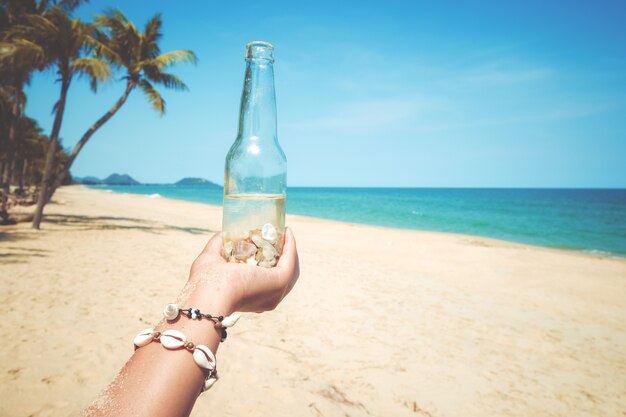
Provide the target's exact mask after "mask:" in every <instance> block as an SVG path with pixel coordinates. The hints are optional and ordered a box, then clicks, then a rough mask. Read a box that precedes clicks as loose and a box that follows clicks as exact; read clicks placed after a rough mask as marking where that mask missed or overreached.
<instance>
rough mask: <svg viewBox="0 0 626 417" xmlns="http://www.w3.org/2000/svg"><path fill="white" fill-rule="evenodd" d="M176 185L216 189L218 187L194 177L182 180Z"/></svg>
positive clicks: (204, 179) (203, 179)
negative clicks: (202, 186) (204, 186)
mask: <svg viewBox="0 0 626 417" xmlns="http://www.w3.org/2000/svg"><path fill="white" fill-rule="evenodd" d="M176 185H206V186H207V187H217V188H219V187H220V186H219V185H218V184H216V183H214V182H211V181H209V180H207V179H206V178H194V177H187V178H183V179H182V180H180V181H178V182H177V183H176Z"/></svg>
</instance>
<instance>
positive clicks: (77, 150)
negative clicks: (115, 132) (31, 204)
mask: <svg viewBox="0 0 626 417" xmlns="http://www.w3.org/2000/svg"><path fill="white" fill-rule="evenodd" d="M133 88H135V84H133V83H131V82H130V81H129V82H128V83H127V84H126V90H124V94H122V96H121V97H120V98H119V99H118V100H117V101H116V102H115V104H114V105H113V107H111V108H110V109H109V111H108V112H106V113H105V114H104V115H103V116H102V117H101V118H99V119H98V120H97V121H96V122H95V123H94V124H93V125H91V127H90V128H89V129H88V130H87V131H86V132H85V134H84V135H83V136H82V137H81V138H80V140H79V141H78V143H77V144H76V145H75V146H74V149H72V153H71V154H70V156H69V158H68V159H67V161H66V163H65V167H64V169H63V171H62V172H61V175H60V176H59V179H58V180H57V182H56V186H55V188H54V189H53V190H52V191H51V193H50V195H49V197H48V199H50V198H52V194H54V191H56V188H57V187H58V186H60V185H61V184H63V181H65V179H66V178H68V177H69V175H70V168H72V164H73V163H74V160H75V159H76V157H77V156H78V154H79V153H80V151H81V150H82V149H83V147H84V146H85V145H86V144H87V141H89V139H90V138H91V137H92V136H93V134H94V133H96V131H97V130H98V129H100V128H101V127H102V125H104V124H105V123H106V122H108V121H109V119H110V118H111V117H113V116H114V115H115V113H117V111H118V110H119V109H120V108H121V107H122V106H123V105H124V103H126V100H127V99H128V96H129V95H130V92H131V91H133Z"/></svg>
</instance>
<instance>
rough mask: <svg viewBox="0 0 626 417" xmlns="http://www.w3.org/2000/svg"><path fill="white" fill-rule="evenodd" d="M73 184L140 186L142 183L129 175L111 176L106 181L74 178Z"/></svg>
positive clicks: (93, 178) (94, 178)
mask: <svg viewBox="0 0 626 417" xmlns="http://www.w3.org/2000/svg"><path fill="white" fill-rule="evenodd" d="M72 183H73V184H88V185H98V184H103V185H140V184H141V183H140V182H139V181H137V180H136V179H134V178H133V177H131V176H130V175H128V174H111V175H109V176H108V177H106V178H105V179H103V180H101V179H100V178H97V177H91V176H88V177H83V178H81V177H72Z"/></svg>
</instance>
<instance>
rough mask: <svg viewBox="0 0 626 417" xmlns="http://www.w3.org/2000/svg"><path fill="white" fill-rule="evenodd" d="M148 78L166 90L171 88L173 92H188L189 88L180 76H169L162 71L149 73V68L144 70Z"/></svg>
mask: <svg viewBox="0 0 626 417" xmlns="http://www.w3.org/2000/svg"><path fill="white" fill-rule="evenodd" d="M144 73H145V75H146V78H148V79H149V80H150V81H152V82H153V83H156V84H161V85H162V86H164V87H165V88H171V89H172V90H179V91H188V90H189V88H188V87H187V85H186V84H185V83H184V82H183V80H181V79H180V78H179V77H178V76H176V75H174V74H167V73H165V72H160V71H154V72H151V71H149V69H148V68H144Z"/></svg>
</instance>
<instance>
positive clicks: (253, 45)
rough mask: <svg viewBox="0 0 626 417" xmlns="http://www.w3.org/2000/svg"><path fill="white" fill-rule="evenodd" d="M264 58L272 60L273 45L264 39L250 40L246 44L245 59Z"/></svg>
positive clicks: (271, 61)
mask: <svg viewBox="0 0 626 417" xmlns="http://www.w3.org/2000/svg"><path fill="white" fill-rule="evenodd" d="M250 59H252V60H266V61H268V62H270V63H273V62H274V45H272V44H271V43H269V42H265V41H252V42H248V44H247V45H246V61H247V60H250Z"/></svg>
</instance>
